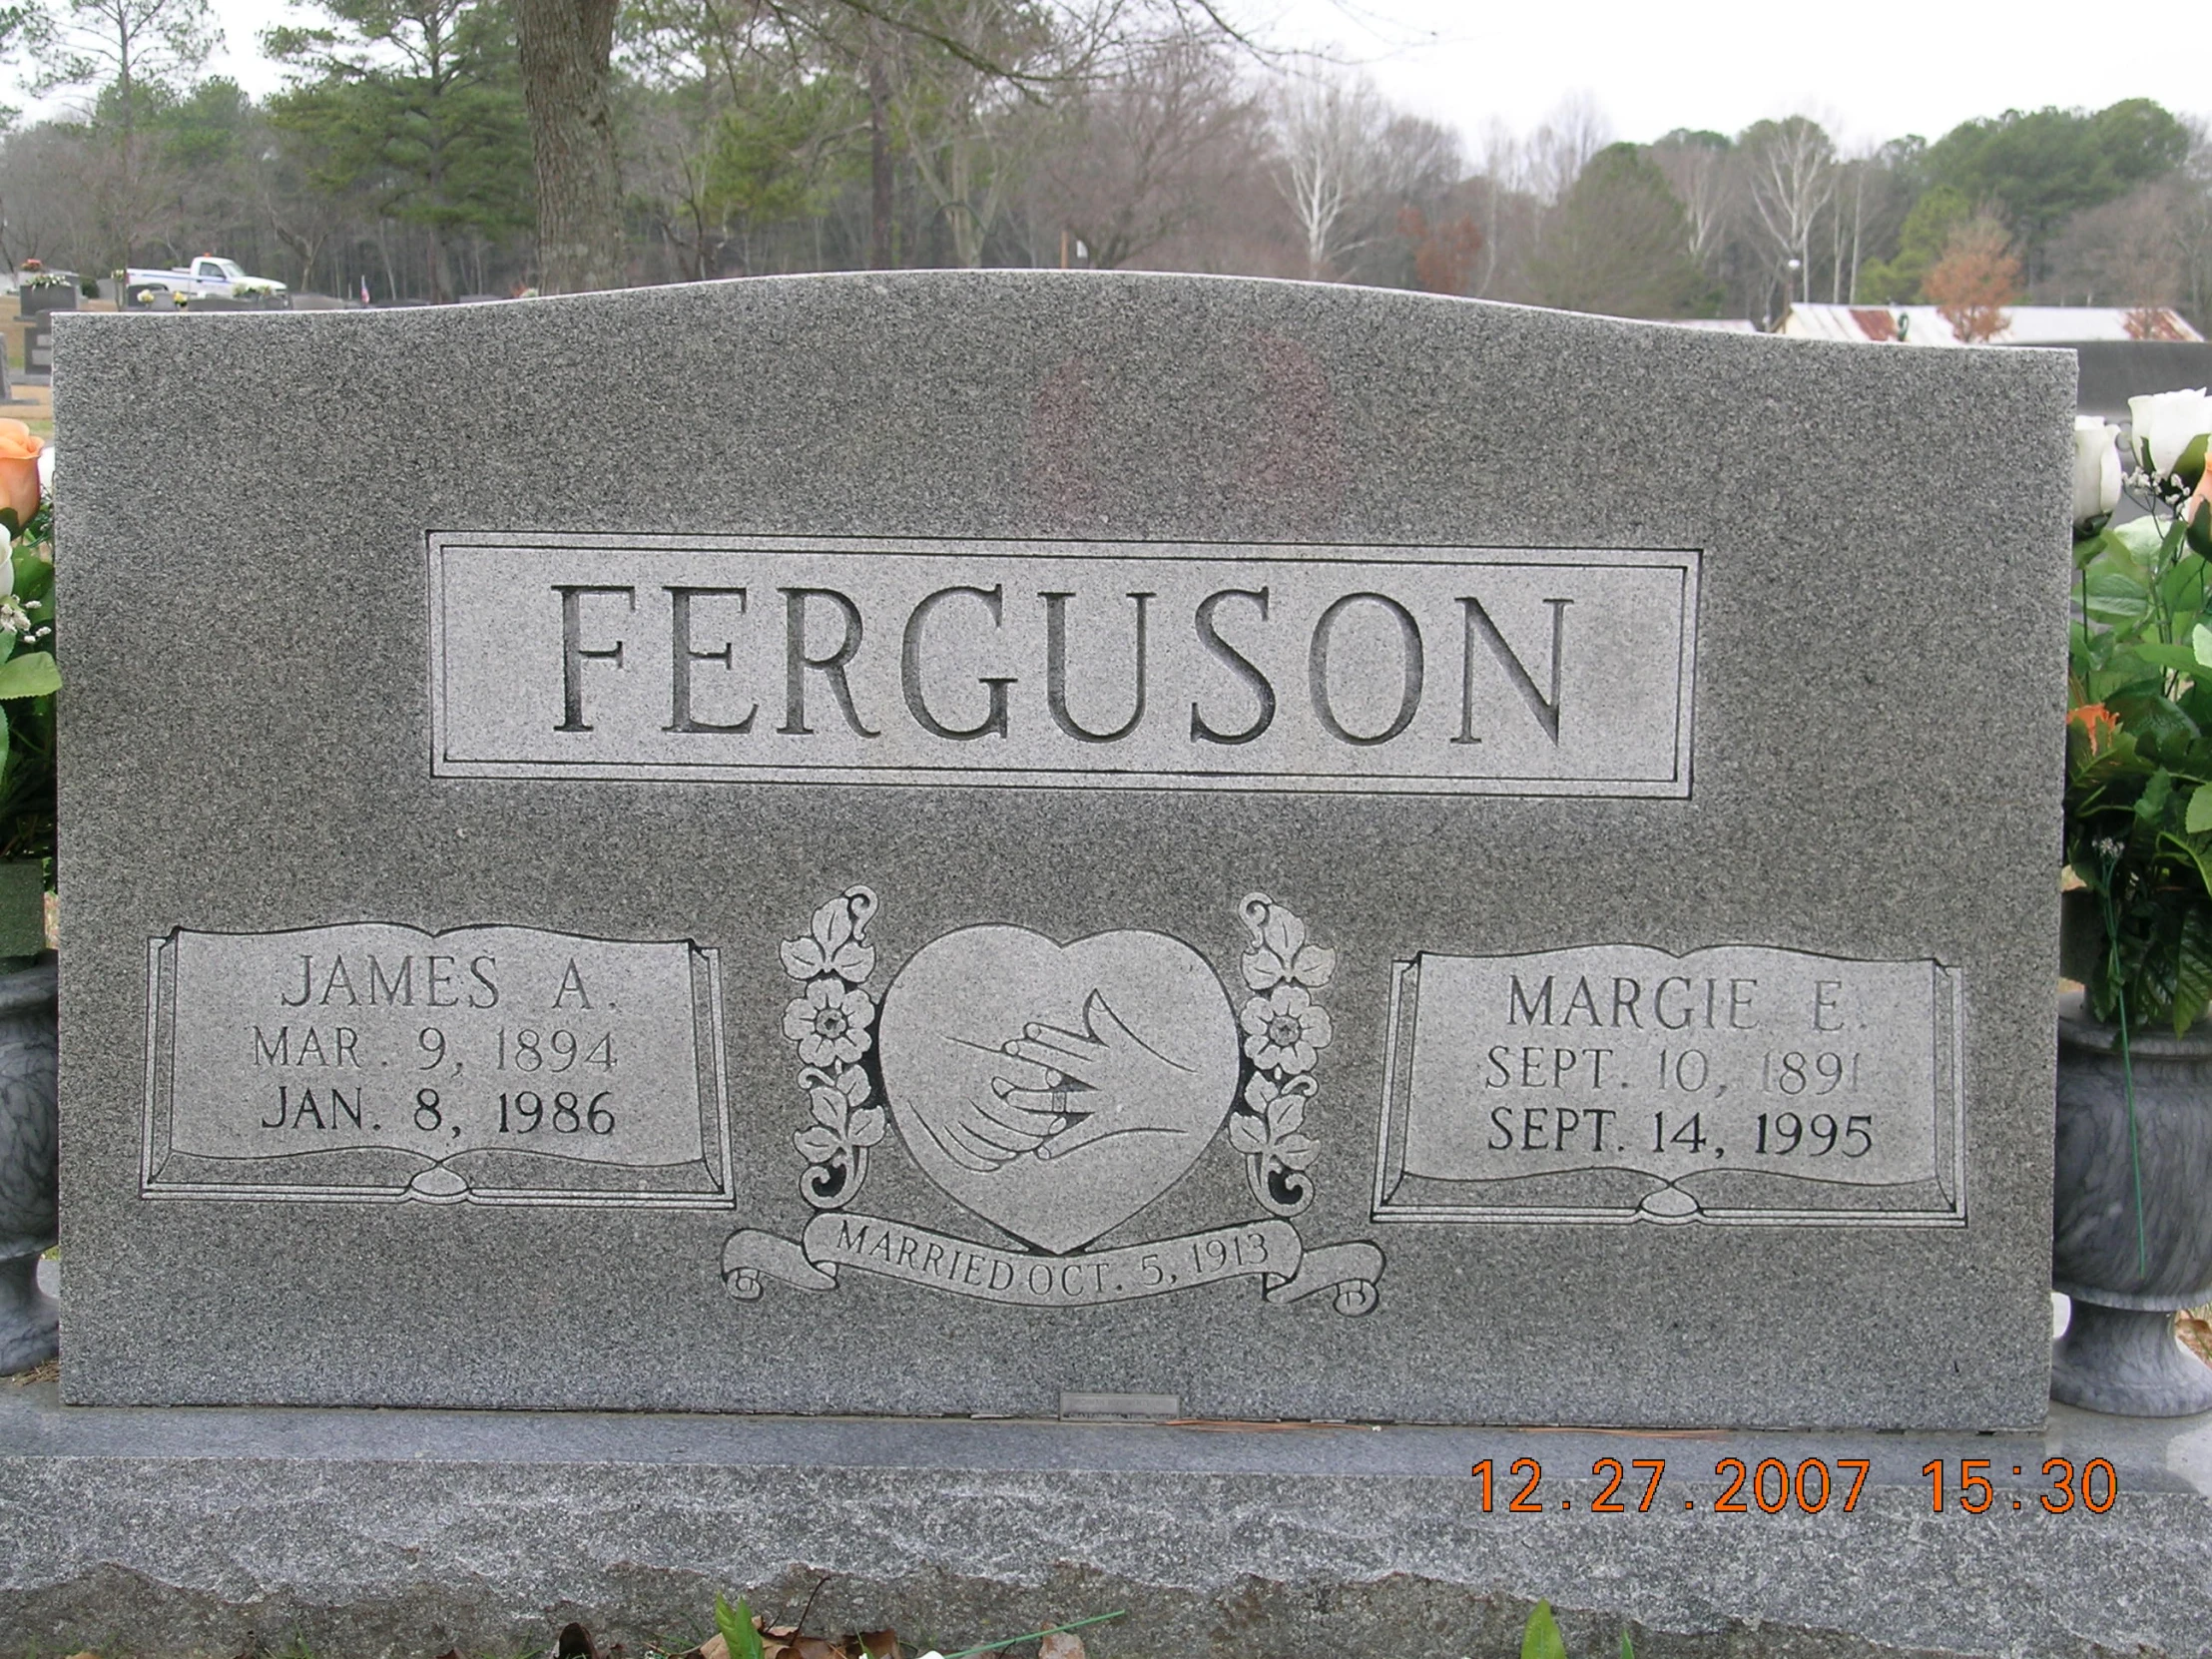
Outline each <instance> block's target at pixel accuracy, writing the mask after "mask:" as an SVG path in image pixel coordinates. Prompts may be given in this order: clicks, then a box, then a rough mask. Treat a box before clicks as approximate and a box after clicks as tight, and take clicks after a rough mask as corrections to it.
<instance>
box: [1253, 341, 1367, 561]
mask: <svg viewBox="0 0 2212 1659" xmlns="http://www.w3.org/2000/svg"><path fill="white" fill-rule="evenodd" d="M1252 351H1253V355H1254V357H1255V358H1256V359H1257V361H1258V364H1259V369H1260V396H1259V398H1258V401H1257V405H1256V407H1254V408H1253V409H1252V410H1251V411H1250V413H1251V417H1252V420H1251V425H1250V427H1249V429H1248V434H1247V436H1246V439H1245V445H1244V452H1243V456H1242V459H1241V462H1240V464H1239V466H1238V469H1237V485H1238V495H1239V501H1238V516H1239V517H1240V518H1242V519H1245V520H1247V521H1249V522H1250V523H1251V524H1252V525H1253V526H1254V533H1255V534H1258V535H1262V536H1265V537H1267V538H1269V539H1280V540H1285V541H1329V540H1333V539H1334V538H1335V537H1336V535H1337V534H1338V532H1339V529H1340V526H1341V525H1342V523H1343V520H1344V501H1345V486H1346V482H1347V472H1348V470H1349V469H1348V468H1347V466H1346V464H1345V456H1344V432H1343V428H1342V427H1341V426H1340V424H1339V423H1338V420H1337V399H1336V393H1335V391H1334V390H1333V389H1332V388H1331V386H1330V384H1329V376H1328V374H1327V372H1325V371H1324V370H1323V368H1322V366H1321V364H1320V362H1319V361H1318V360H1316V358H1315V356H1314V354H1313V352H1311V351H1309V350H1308V349H1307V348H1306V347H1305V346H1304V345H1302V344H1300V343H1299V342H1298V341H1297V340H1294V339H1289V338H1286V337H1285V336H1284V335H1282V334H1272V333H1256V334H1254V335H1253V336H1252Z"/></svg>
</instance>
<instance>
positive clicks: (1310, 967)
mask: <svg viewBox="0 0 2212 1659" xmlns="http://www.w3.org/2000/svg"><path fill="white" fill-rule="evenodd" d="M1290 976H1291V977H1292V978H1293V979H1295V980H1297V981H1298V982H1299V983H1300V984H1301V985H1307V986H1310V987H1312V988H1313V989H1314V990H1317V991H1318V990H1320V989H1321V988H1322V987H1323V986H1324V985H1326V984H1328V983H1329V981H1330V980H1332V979H1334V978H1335V977H1336V976H1337V953H1336V951H1334V950H1332V949H1330V948H1329V946H1327V945H1323V944H1308V945H1301V946H1300V947H1299V950H1298V954H1297V955H1296V956H1294V957H1292V958H1291V966H1290Z"/></svg>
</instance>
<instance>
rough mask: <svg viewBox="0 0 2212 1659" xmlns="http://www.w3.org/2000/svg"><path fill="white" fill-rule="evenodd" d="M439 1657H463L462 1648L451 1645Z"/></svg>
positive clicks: (448, 1658) (447, 1658)
mask: <svg viewBox="0 0 2212 1659" xmlns="http://www.w3.org/2000/svg"><path fill="white" fill-rule="evenodd" d="M438 1659H461V1650H460V1649H459V1648H457V1647H449V1648H447V1649H446V1650H445V1651H444V1652H443V1653H441V1654H439V1655H438Z"/></svg>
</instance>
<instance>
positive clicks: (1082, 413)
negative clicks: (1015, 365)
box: [1027, 356, 1100, 530]
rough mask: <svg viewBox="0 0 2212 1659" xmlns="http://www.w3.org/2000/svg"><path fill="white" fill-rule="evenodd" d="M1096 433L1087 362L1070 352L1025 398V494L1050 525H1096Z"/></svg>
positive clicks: (1095, 401)
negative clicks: (1027, 488)
mask: <svg viewBox="0 0 2212 1659" xmlns="http://www.w3.org/2000/svg"><path fill="white" fill-rule="evenodd" d="M1099 437H1100V434H1099V419H1098V397H1097V394H1096V393H1095V392H1094V391H1093V390H1092V389H1091V383H1090V371H1089V364H1088V363H1087V362H1086V361H1085V360H1084V359H1083V358H1082V357H1080V356H1076V357H1070V358H1068V359H1067V360H1066V361H1065V362H1063V363H1061V364H1060V366H1059V367H1057V368H1055V369H1054V370H1053V371H1052V372H1051V373H1050V374H1048V375H1046V376H1045V378H1044V381H1043V383H1042V384H1041V385H1039V386H1038V387H1037V391H1036V395H1035V396H1034V397H1032V398H1031V399H1030V402H1029V432H1028V442H1027V448H1028V455H1027V461H1028V475H1029V477H1028V482H1029V494H1030V496H1031V498H1032V499H1034V500H1035V501H1036V502H1037V503H1038V505H1039V506H1040V507H1041V508H1042V510H1043V512H1044V516H1045V517H1046V519H1047V520H1048V521H1049V524H1050V527H1051V528H1053V529H1057V530H1081V529H1093V528H1096V521H1097V519H1098V514H1099V494H1100V491H1099V480H1098V472H1097V459H1098V445H1099Z"/></svg>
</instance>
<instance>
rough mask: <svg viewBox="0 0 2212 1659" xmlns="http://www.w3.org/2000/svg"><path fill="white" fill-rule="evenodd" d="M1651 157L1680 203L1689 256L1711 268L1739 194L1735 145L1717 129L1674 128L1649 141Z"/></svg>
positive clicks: (1740, 177) (1739, 172)
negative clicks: (1693, 129)
mask: <svg viewBox="0 0 2212 1659" xmlns="http://www.w3.org/2000/svg"><path fill="white" fill-rule="evenodd" d="M1651 159H1652V162H1653V163H1654V165H1656V166H1657V167H1658V169H1659V171H1660V172H1661V173H1662V174H1664V175H1665V176H1666V180H1667V184H1668V186H1669V187H1670V188H1671V189H1672V190H1673V191H1674V194H1675V200H1677V201H1678V202H1680V203H1681V204H1682V215H1683V221H1684V223H1685V225H1686V226H1687V227H1688V230H1689V237H1690V257H1691V258H1692V259H1694V260H1696V261H1697V263H1698V264H1699V265H1701V266H1703V267H1704V268H1705V269H1706V270H1707V271H1712V270H1714V269H1715V267H1716V266H1717V265H1718V264H1719V261H1720V255H1721V249H1722V247H1723V245H1724V244H1725V243H1726V242H1727V240H1728V230H1729V225H1730V222H1731V221H1732V220H1733V219H1734V218H1735V217H1736V214H1737V211H1738V209H1739V206H1740V204H1741V199H1742V186H1743V175H1742V170H1741V168H1740V167H1739V166H1738V165H1737V157H1736V154H1735V152H1734V150H1733V148H1732V147H1731V146H1730V144H1729V142H1728V140H1727V139H1725V138H1723V137H1721V135H1720V134H1718V133H1692V132H1676V133H1669V134H1668V135H1667V136H1666V137H1665V138H1663V139H1661V140H1660V141H1659V142H1658V143H1657V144H1655V145H1653V146H1652V147H1651Z"/></svg>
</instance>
